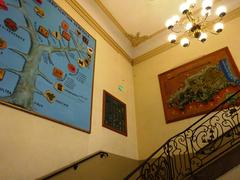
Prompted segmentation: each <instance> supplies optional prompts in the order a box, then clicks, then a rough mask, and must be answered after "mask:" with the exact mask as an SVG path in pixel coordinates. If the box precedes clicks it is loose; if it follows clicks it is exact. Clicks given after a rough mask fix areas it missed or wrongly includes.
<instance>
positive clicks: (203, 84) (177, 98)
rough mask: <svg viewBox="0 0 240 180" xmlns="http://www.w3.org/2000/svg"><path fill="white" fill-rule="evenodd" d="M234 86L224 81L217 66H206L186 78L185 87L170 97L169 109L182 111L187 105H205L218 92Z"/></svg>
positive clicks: (224, 78)
mask: <svg viewBox="0 0 240 180" xmlns="http://www.w3.org/2000/svg"><path fill="white" fill-rule="evenodd" d="M235 85H236V84H235V83H233V82H229V81H228V80H227V79H226V77H225V76H224V73H223V72H222V71H221V70H220V69H219V68H218V67H217V65H213V66H207V67H206V68H204V69H202V70H201V71H200V72H199V73H197V74H194V75H192V76H190V77H188V78H187V79H186V80H185V86H184V87H183V88H181V89H179V90H178V91H176V92H175V93H174V94H173V95H171V96H170V98H169V100H168V104H169V106H170V107H174V108H178V109H180V110H184V108H185V106H186V105H187V104H190V103H192V102H198V103H207V102H209V101H210V100H211V99H212V98H213V97H214V95H216V94H217V93H218V92H219V91H220V90H222V89H224V88H226V87H228V86H235Z"/></svg>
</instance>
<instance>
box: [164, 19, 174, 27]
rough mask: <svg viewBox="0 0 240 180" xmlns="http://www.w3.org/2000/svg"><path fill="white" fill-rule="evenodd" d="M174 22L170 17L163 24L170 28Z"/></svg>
mask: <svg viewBox="0 0 240 180" xmlns="http://www.w3.org/2000/svg"><path fill="white" fill-rule="evenodd" d="M174 24H175V23H174V22H173V20H172V19H168V20H167V21H166V23H165V25H166V27H167V28H168V29H172V28H173V26H174Z"/></svg>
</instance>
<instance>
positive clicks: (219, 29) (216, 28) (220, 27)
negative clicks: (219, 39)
mask: <svg viewBox="0 0 240 180" xmlns="http://www.w3.org/2000/svg"><path fill="white" fill-rule="evenodd" d="M223 28H224V25H223V23H220V22H218V23H216V24H215V25H214V31H216V32H217V33H220V32H222V30H223Z"/></svg>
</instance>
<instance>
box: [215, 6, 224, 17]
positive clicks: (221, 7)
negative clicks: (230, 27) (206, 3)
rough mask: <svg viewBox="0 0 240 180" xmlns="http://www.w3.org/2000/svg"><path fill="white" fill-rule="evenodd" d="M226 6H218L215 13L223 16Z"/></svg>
mask: <svg viewBox="0 0 240 180" xmlns="http://www.w3.org/2000/svg"><path fill="white" fill-rule="evenodd" d="M226 12H227V8H226V7H225V6H219V7H218V8H217V10H216V15H217V16H219V17H223V16H225V15H226Z"/></svg>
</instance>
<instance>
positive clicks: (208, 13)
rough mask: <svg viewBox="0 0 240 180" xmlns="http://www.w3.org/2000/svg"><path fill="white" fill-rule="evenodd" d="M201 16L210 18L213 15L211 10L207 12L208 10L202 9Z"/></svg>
mask: <svg viewBox="0 0 240 180" xmlns="http://www.w3.org/2000/svg"><path fill="white" fill-rule="evenodd" d="M201 15H202V16H210V15H211V10H210V9H209V10H206V9H202V11H201Z"/></svg>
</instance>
